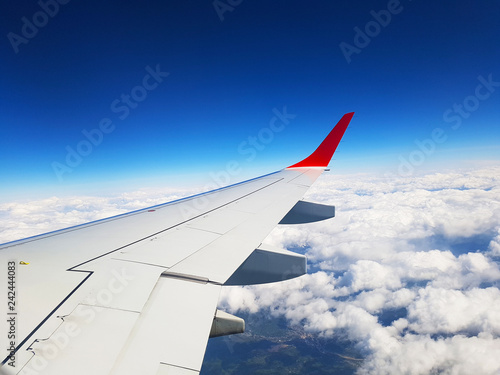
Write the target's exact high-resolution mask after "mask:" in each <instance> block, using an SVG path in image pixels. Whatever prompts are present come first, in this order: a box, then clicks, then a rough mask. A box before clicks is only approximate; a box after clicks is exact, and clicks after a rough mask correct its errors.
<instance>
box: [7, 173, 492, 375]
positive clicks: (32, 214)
mask: <svg viewBox="0 0 500 375" xmlns="http://www.w3.org/2000/svg"><path fill="white" fill-rule="evenodd" d="M499 182H500V168H498V167H490V168H483V169H479V170H469V171H451V172H446V173H435V174H426V175H422V176H417V177H405V178H402V177H395V176H389V177H380V176H375V175H351V176H333V175H325V176H322V177H321V178H320V179H319V180H318V181H317V183H316V184H315V185H314V186H313V187H312V188H311V189H310V191H309V192H308V197H307V199H308V200H311V201H317V202H322V203H329V204H334V205H336V207H337V217H336V218H334V219H333V220H328V221H324V222H319V223H315V224H307V225H296V226H280V227H278V228H276V229H275V230H274V231H273V232H272V233H271V234H270V235H269V237H268V238H267V239H266V242H268V243H270V244H273V245H275V246H282V247H286V248H289V249H293V250H296V251H300V252H303V253H306V255H307V256H308V259H309V262H310V265H311V266H312V269H313V270H314V272H312V273H311V274H308V275H305V276H303V277H300V278H297V279H294V280H289V281H286V282H282V283H276V284H270V285H262V286H252V287H226V288H223V293H222V295H221V300H220V307H221V308H223V309H224V310H226V311H228V312H232V313H236V314H237V313H238V311H248V312H252V313H255V312H258V311H261V312H266V313H268V314H270V315H272V316H277V317H285V318H286V319H287V320H288V321H289V324H290V325H300V326H301V327H304V329H305V330H307V331H308V332H311V333H314V334H317V335H320V336H325V337H331V336H333V335H342V336H343V337H347V338H348V339H349V340H351V341H353V342H355V343H356V344H357V346H358V348H359V349H360V350H361V351H362V352H363V353H365V360H364V362H363V365H362V366H361V367H360V368H359V369H358V372H359V373H360V374H395V373H404V374H428V373H444V374H469V373H476V374H493V373H499V372H500V357H499V356H498V355H496V353H500V290H499V285H500V269H499V264H498V259H499V258H498V257H499V256H500V184H499ZM189 193H191V192H189V191H184V192H181V193H175V192H173V191H168V190H164V191H138V192H133V193H128V194H122V195H120V196H117V197H73V198H50V199H46V200H40V201H37V202H26V203H22V202H21V203H20V202H16V203H9V204H3V205H0V228H1V229H0V242H4V241H9V240H14V239H17V238H20V237H26V236H29V235H33V234H37V233H42V232H46V231H49V230H53V229H57V228H61V227H66V226H69V225H75V224H79V223H82V222H87V221H91V220H97V219H100V218H103V217H107V216H111V215H116V214H120V213H123V212H127V211H130V210H134V209H139V208H143V207H146V206H151V205H154V204H159V203H163V202H165V201H168V200H173V199H176V198H178V197H180V196H185V195H187V194H189ZM391 311H397V312H398V313H397V314H393V316H392V315H391V314H390V313H391ZM382 315H383V316H384V318H383V319H382ZM388 316H389V318H387V317H388ZM391 316H392V318H391Z"/></svg>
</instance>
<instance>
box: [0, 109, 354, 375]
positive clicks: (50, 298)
mask: <svg viewBox="0 0 500 375" xmlns="http://www.w3.org/2000/svg"><path fill="white" fill-rule="evenodd" d="M352 116H353V113H349V114H346V115H344V116H343V117H342V119H341V120H340V121H339V123H338V124H337V125H336V126H335V128H334V129H333V130H332V131H331V132H330V134H329V135H328V136H327V137H326V138H325V140H324V141H323V143H321V145H320V146H319V147H318V149H317V150H316V151H315V152H314V153H313V154H311V155H310V156H309V157H308V158H306V159H304V160H303V161H301V162H299V163H297V164H294V165H292V166H291V167H288V168H286V169H283V170H281V171H279V172H276V173H271V174H269V175H265V176H262V177H259V178H256V179H253V180H249V181H245V182H242V183H239V184H235V185H232V186H229V187H225V188H222V189H218V190H215V191H212V192H208V193H204V194H200V195H197V196H193V197H190V198H185V199H181V200H179V201H174V202H170V203H166V204H162V205H158V206H154V207H150V208H147V209H143V210H139V211H135V212H131V213H128V214H124V215H119V216H115V217H111V218H108V219H104V220H99V221H96V222H92V223H88V224H84V225H79V226H76V227H72V228H67V229H63V230H59V231H56V232H51V233H47V234H43V235H40V236H35V237H31V238H27V239H24V240H19V241H14V242H10V243H7V244H4V245H1V246H0V267H2V273H1V274H2V275H4V270H6V271H7V272H6V275H5V276H2V279H3V280H1V281H0V286H1V288H2V289H1V290H0V298H1V301H5V302H4V303H5V308H4V311H6V313H5V319H2V320H3V321H4V322H5V323H4V324H3V326H2V327H5V329H6V332H5V334H2V336H1V340H5V344H4V346H6V348H8V349H9V350H8V351H7V356H5V358H2V365H1V367H0V373H2V374H25V375H30V374H50V375H59V374H61V375H68V374H71V375H80V374H82V375H83V374H85V375H88V374H93V375H101V374H102V375H105V374H106V375H109V374H113V375H117V374H120V375H126V374H143V375H160V374H161V375H166V374H186V375H187V374H198V373H199V371H200V369H201V366H202V362H203V356H204V354H205V348H206V344H207V341H208V339H209V337H214V336H222V335H227V334H234V333H240V332H243V331H244V322H243V321H242V320H241V319H239V318H237V317H234V316H232V315H229V314H226V313H224V312H222V311H218V310H217V302H218V298H219V293H220V290H221V288H222V287H223V286H224V285H247V284H258V283H266V282H273V281H280V280H286V279H290V278H292V277H296V276H300V275H302V274H304V273H305V272H306V262H305V257H303V256H301V255H298V254H295V253H291V252H288V251H285V250H281V249H273V248H270V247H269V246H266V245H265V244H262V241H263V239H264V238H265V237H266V236H267V235H268V234H269V232H270V231H271V230H272V229H273V228H274V227H276V225H278V224H279V223H280V222H282V223H287V224H288V223H302V222H311V221H317V220H323V219H325V218H329V217H333V216H334V208H333V207H330V206H325V205H317V204H314V203H309V202H303V201H301V198H302V197H303V195H304V193H305V192H306V191H307V189H308V188H309V187H310V186H311V184H312V183H313V182H314V181H315V180H316V178H317V177H318V176H319V175H320V174H321V173H322V172H323V171H324V170H325V168H326V167H327V165H328V163H329V161H330V159H331V157H332V155H333V153H334V152H335V149H336V148H337V145H338V144H339V142H340V140H341V138H342V136H343V134H344V132H345V130H346V128H347V126H348V124H349V122H350V120H351V118H352ZM2 331H3V329H2ZM4 346H2V349H3V347H4ZM4 353H5V352H4Z"/></svg>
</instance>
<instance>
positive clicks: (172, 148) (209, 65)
mask: <svg viewBox="0 0 500 375" xmlns="http://www.w3.org/2000/svg"><path fill="white" fill-rule="evenodd" d="M61 2H63V3H64V1H61ZM41 4H43V6H42V5H41ZM55 4H57V6H56V5H55ZM214 4H215V5H214ZM229 4H233V5H229ZM2 8H3V9H2V11H1V12H0V14H1V16H0V17H2V22H1V23H0V27H1V29H2V30H1V31H2V35H3V36H4V37H3V43H2V44H1V47H0V51H1V52H0V53H1V57H2V64H3V69H2V74H1V75H0V80H1V81H0V97H1V102H0V103H1V107H0V124H1V126H2V137H1V138H0V155H1V159H0V175H1V179H2V180H1V182H2V183H1V185H2V188H1V191H0V192H1V194H2V195H3V197H4V199H10V198H12V197H16V198H20V197H24V198H34V197H39V196H50V195H53V194H59V193H62V192H65V193H71V192H77V191H78V192H81V191H88V192H92V191H96V189H101V190H102V189H105V188H107V187H109V188H110V189H123V190H126V189H127V188H136V187H140V186H148V185H183V184H191V183H203V182H204V181H210V180H213V179H214V177H213V176H214V175H217V174H218V173H220V172H224V171H225V172H228V171H229V172H231V173H230V174H231V177H232V180H233V181H234V182H236V181H238V180H241V179H244V178H250V177H254V175H255V173H258V174H261V173H267V172H271V171H274V170H277V169H280V168H282V167H284V166H287V165H290V164H293V163H295V162H297V161H298V160H300V159H301V158H303V157H305V156H307V155H308V154H309V153H310V152H311V151H312V150H313V149H314V147H316V146H317V145H318V144H319V142H320V141H321V140H322V139H323V137H324V136H325V135H326V134H327V133H328V131H329V130H330V129H331V127H332V126H333V125H334V124H335V123H336V122H337V121H338V119H340V117H341V116H342V115H343V114H344V113H346V112H351V111H355V112H356V115H355V117H354V118H353V120H352V123H351V126H350V128H349V129H348V131H347V133H346V135H345V137H344V141H343V142H342V144H341V146H340V147H339V149H338V153H337V155H336V156H335V160H334V164H333V166H334V167H335V168H337V169H338V170H339V171H340V172H357V171H367V170H373V169H377V170H380V171H383V172H389V173H396V174H397V173H401V172H402V171H403V172H407V171H408V168H406V169H405V168H404V167H402V164H404V161H406V162H407V163H409V165H410V166H411V167H412V171H411V172H412V173H413V172H415V171H417V170H418V169H420V168H432V167H435V166H442V165H447V166H454V165H456V164H460V163H463V162H464V161H465V160H493V161H495V160H496V161H498V159H499V156H500V149H499V146H498V145H499V140H500V130H499V128H500V127H499V126H498V119H499V115H500V106H499V102H500V83H499V82H500V66H499V65H498V61H500V52H499V49H498V45H500V24H498V17H499V15H500V6H499V5H498V4H497V3H494V2H481V3H475V2H459V3H457V2H453V1H444V2H436V3H432V4H430V3H428V2H419V1H408V0H407V1H401V2H397V1H394V0H391V1H389V2H387V1H357V2H348V1H342V2H330V1H310V2H303V1H274V2H272V3H269V2H265V1H252V2H251V1H245V0H243V1H235V0H234V1H232V2H227V1H224V0H221V1H218V2H212V1H196V2H195V1H169V2H159V1H141V2H138V1H137V2H132V3H131V4H123V3H122V2H117V1H110V2H105V3H102V2H96V1H90V2H88V1H87V2H77V1H69V2H67V3H66V4H60V3H55V2H54V1H52V0H48V1H45V2H44V1H43V0H42V1H41V2H40V3H37V2H35V1H26V2H22V3H20V2H9V3H6V4H3V5H2ZM216 8H217V9H216ZM43 9H45V10H43ZM47 13H52V14H51V15H47ZM33 23H34V24H35V26H34V28H35V29H33ZM36 24H38V25H39V26H38V27H37V26H36ZM358 30H361V32H362V33H363V35H361V36H360V33H359V32H358ZM370 35H371V36H370ZM341 45H342V46H344V52H343V50H342V48H341V47H340V46H341ZM347 45H349V47H346V46H347ZM346 48H348V51H351V52H352V51H355V52H353V53H351V54H349V53H346V52H345V51H346ZM349 48H351V49H349ZM348 60H350V61H348ZM148 67H149V68H148ZM151 71H156V73H151ZM167 72H168V76H167V74H166V73H167ZM147 75H149V76H150V78H147V77H146V76H147ZM155 77H156V78H155ZM488 82H489V83H488ZM478 86H481V87H479V88H478ZM146 87H147V88H146ZM122 95H129V96H131V97H130V100H129V101H127V99H124V98H126V97H124V96H122ZM134 98H136V100H134ZM113 103H114V104H113ZM457 106H461V107H457ZM125 107H126V108H127V109H126V110H125V109H124V108H125ZM284 113H286V114H287V115H284ZM278 114H279V115H278ZM103 120H104V123H105V125H104V126H103V127H104V129H105V130H106V131H107V132H104V131H102V129H99V126H100V124H101V122H102V121H103ZM273 121H274V122H273ZM273 124H274V127H273ZM437 128H438V129H442V130H441V131H440V130H438V131H437V132H436V129H437ZM95 129H98V130H99V131H98V132H96V131H95ZM84 131H86V132H87V134H89V133H90V134H93V136H94V138H92V139H91V140H89V139H88V138H87V137H86V136H85V135H84V133H83V132H84ZM99 132H100V134H102V136H101V135H99ZM249 137H256V138H257V142H258V143H257V144H255V143H253V144H252V143H251V141H250V139H249ZM259 137H260V138H259ZM433 137H434V138H433ZM92 140H93V142H94V144H92V143H90V142H91V141H92ZM416 141H419V142H417V143H419V144H420V145H421V146H418V144H417V143H416ZM82 142H83V143H82ZM89 145H90V146H91V148H89V147H88V146H89ZM79 147H80V148H79ZM68 150H73V151H74V152H76V153H77V154H78V155H79V156H75V155H73V159H71V157H70V158H69V159H67V158H68V153H71V151H68ZM412 153H413V154H412ZM68 160H70V163H68ZM403 160H404V161H403ZM71 161H72V163H71ZM228 162H229V163H232V164H231V165H232V167H231V168H232V169H231V168H229V169H228ZM234 163H236V164H234ZM234 166H236V167H235V168H233V167H234ZM233 169H234V170H235V172H234V173H232V172H233ZM229 172H228V173H229ZM195 176H198V177H195Z"/></svg>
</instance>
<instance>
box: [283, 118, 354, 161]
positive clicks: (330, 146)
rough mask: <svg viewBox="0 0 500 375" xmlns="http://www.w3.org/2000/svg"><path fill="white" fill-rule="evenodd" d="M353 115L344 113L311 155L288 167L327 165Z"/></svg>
mask: <svg viewBox="0 0 500 375" xmlns="http://www.w3.org/2000/svg"><path fill="white" fill-rule="evenodd" d="M352 116H354V112H351V113H346V114H345V115H344V116H342V118H341V119H340V121H339V122H338V123H337V125H335V127H334V128H333V129H332V131H331V132H330V134H328V136H327V137H326V138H325V139H324V140H323V142H321V144H320V145H319V147H318V148H317V149H316V151H314V152H313V153H312V154H311V155H309V156H308V157H307V158H305V159H304V160H302V161H299V162H298V163H297V164H294V165H291V166H289V167H288V168H300V167H327V166H328V163H330V160H331V159H332V156H333V153H334V152H335V150H336V149H337V146H338V145H339V143H340V140H341V139H342V136H343V135H344V132H345V130H346V129H347V125H349V122H350V121H351V119H352Z"/></svg>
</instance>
